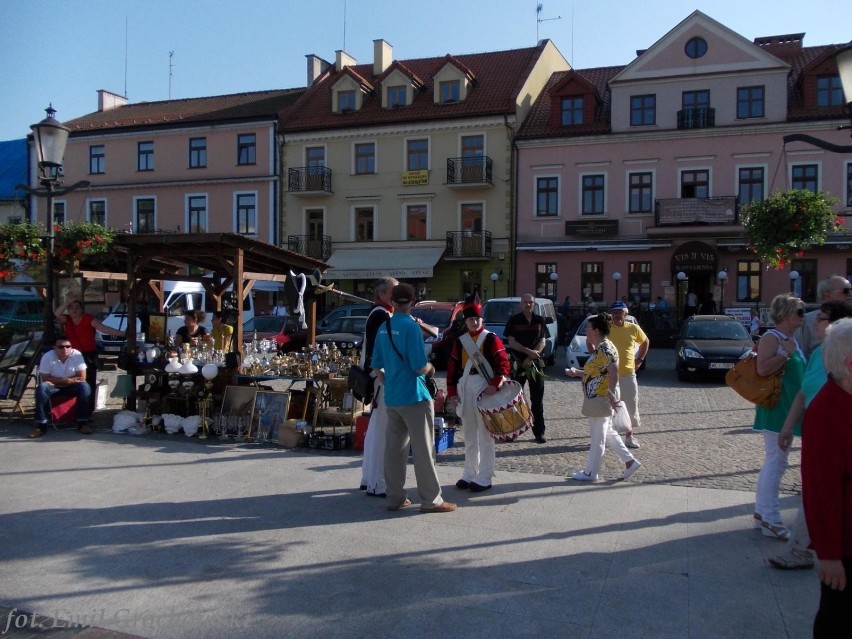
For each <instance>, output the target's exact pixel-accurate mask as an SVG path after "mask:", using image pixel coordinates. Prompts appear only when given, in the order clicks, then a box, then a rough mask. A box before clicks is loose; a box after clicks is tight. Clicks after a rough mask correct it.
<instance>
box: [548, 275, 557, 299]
mask: <svg viewBox="0 0 852 639" xmlns="http://www.w3.org/2000/svg"><path fill="white" fill-rule="evenodd" d="M558 279H559V273H557V272H556V271H551V272H550V283H551V284H552V285H553V286H552V289H551V293H550V295H551V299H552V300H553V301H554V302H555V301H556V281H557V280H558Z"/></svg>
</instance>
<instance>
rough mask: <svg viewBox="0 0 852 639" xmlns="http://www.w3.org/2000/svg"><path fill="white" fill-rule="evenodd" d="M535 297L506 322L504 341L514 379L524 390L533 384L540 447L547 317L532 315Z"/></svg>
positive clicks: (535, 430) (524, 301)
mask: <svg viewBox="0 0 852 639" xmlns="http://www.w3.org/2000/svg"><path fill="white" fill-rule="evenodd" d="M534 309H535V297H533V296H532V295H530V294H526V295H524V296H523V297H521V312H520V313H517V314H516V315H512V317H510V318H509V321H508V322H506V328H505V329H504V331H503V341H504V342H505V344H506V350H507V351H508V353H509V356H510V357H511V359H512V379H514V380H515V381H516V382H518V383H519V384H520V385H521V386H522V387H523V385H524V383H525V382H529V384H530V407H531V408H532V414H533V427H532V431H533V435H534V436H535V440H536V441H537V442H538V443H539V444H544V443H545V442H546V441H547V439H546V438H545V436H544V429H545V428H544V358H543V357H542V355H541V352H542V351H543V350H544V345H545V343H546V337H547V327H546V326H545V324H544V318H543V317H542V316H541V315H537V314H536V313H535V312H533V311H534Z"/></svg>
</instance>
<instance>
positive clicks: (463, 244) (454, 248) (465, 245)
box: [444, 231, 491, 258]
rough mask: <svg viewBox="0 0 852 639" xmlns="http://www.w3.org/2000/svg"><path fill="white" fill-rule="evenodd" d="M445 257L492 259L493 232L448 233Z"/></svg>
mask: <svg viewBox="0 0 852 639" xmlns="http://www.w3.org/2000/svg"><path fill="white" fill-rule="evenodd" d="M444 257H461V258H464V257H489V258H490V257H491V231H448V232H447V249H446V251H445V252H444Z"/></svg>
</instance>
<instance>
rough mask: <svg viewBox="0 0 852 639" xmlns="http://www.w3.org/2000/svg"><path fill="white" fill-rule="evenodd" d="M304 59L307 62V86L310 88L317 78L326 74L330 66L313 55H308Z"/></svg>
mask: <svg viewBox="0 0 852 639" xmlns="http://www.w3.org/2000/svg"><path fill="white" fill-rule="evenodd" d="M305 58H307V60H308V86H311V85H312V84H313V83H314V82H316V81H317V78H319V77H320V76H321V75H322V74H323V73H325V72H326V69H328V68H329V67H330V66H331V64H330V63H328V62H326V61H325V60H323V59H322V58H321V57H319V56H318V55H314V54H313V53H309V54H308V55H306V56H305Z"/></svg>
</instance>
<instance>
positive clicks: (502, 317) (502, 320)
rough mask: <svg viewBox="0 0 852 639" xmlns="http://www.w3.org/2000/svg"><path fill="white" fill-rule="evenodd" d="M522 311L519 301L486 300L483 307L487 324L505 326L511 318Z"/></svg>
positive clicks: (483, 316)
mask: <svg viewBox="0 0 852 639" xmlns="http://www.w3.org/2000/svg"><path fill="white" fill-rule="evenodd" d="M518 312H520V307H519V306H518V303H517V302H486V303H485V305H484V306H483V307H482V319H483V320H484V321H485V323H486V324H500V325H503V326H505V325H506V322H508V321H509V318H510V317H511V316H512V315H514V314H515V313H518Z"/></svg>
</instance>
